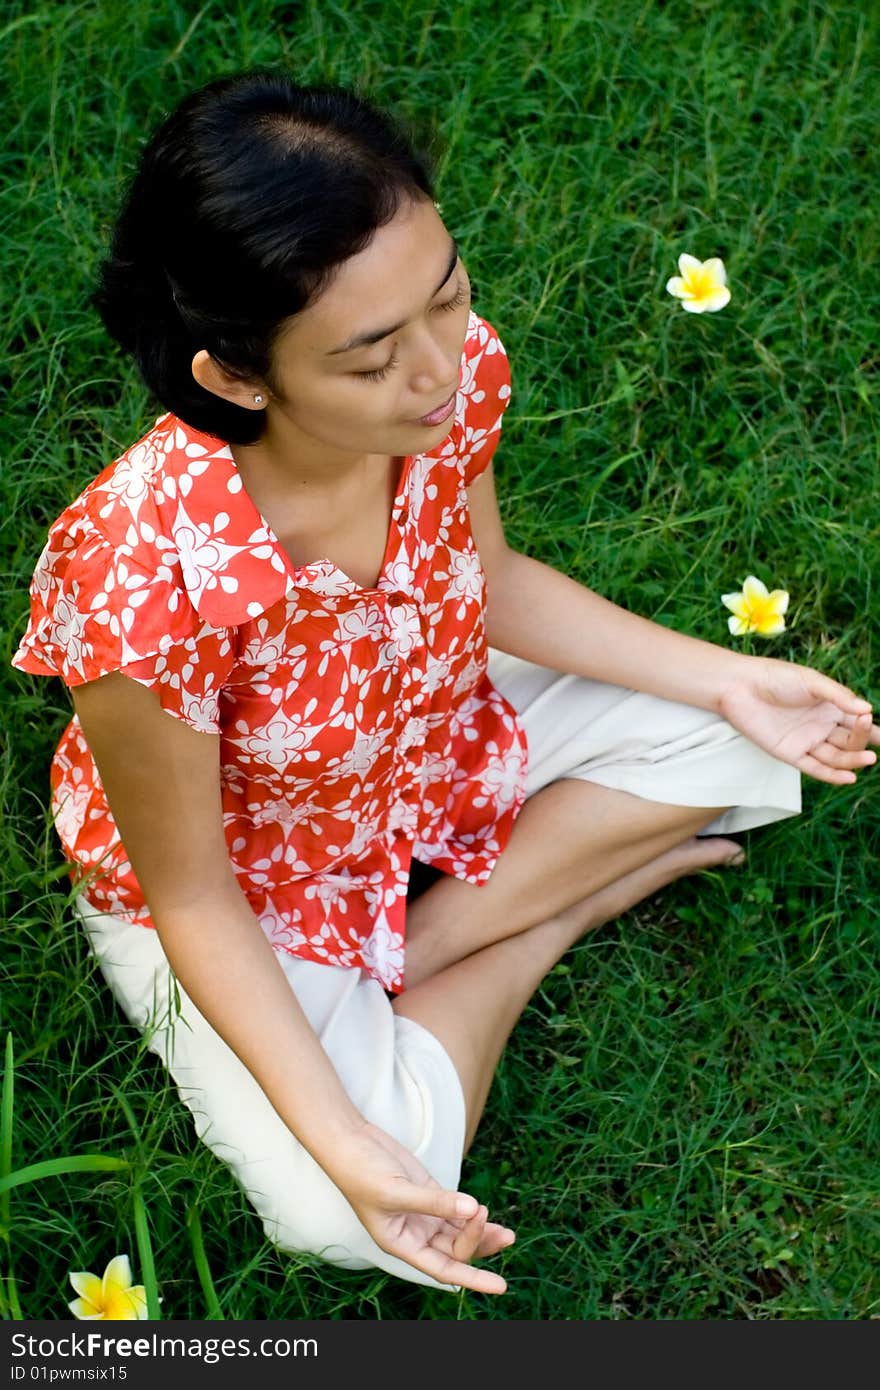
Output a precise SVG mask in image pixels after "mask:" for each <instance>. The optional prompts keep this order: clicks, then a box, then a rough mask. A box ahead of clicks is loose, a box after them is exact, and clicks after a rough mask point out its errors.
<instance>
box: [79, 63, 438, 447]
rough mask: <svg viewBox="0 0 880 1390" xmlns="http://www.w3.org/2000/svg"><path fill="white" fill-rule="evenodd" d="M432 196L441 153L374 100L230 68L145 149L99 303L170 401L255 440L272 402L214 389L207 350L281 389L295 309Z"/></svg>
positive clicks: (211, 425)
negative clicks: (286, 327) (383, 230)
mask: <svg viewBox="0 0 880 1390" xmlns="http://www.w3.org/2000/svg"><path fill="white" fill-rule="evenodd" d="M421 196H425V197H429V198H433V197H434V192H433V187H432V172H431V169H430V166H429V163H428V159H427V157H426V156H425V155H424V154H422V153H417V152H416V150H415V149H414V147H413V144H412V141H411V139H410V137H409V135H408V133H407V132H406V131H405V130H404V129H403V127H402V126H401V125H400V124H399V123H398V122H396V121H395V120H394V119H393V118H392V117H391V116H390V115H388V113H386V112H384V111H381V110H379V109H378V108H377V107H376V106H374V105H373V104H372V103H371V102H369V101H368V100H366V99H364V98H362V97H359V96H357V95H355V94H354V93H353V92H351V91H348V90H346V89H344V88H341V87H335V86H331V85H329V84H322V85H320V86H312V87H302V86H299V85H298V84H297V83H296V82H294V81H292V79H291V78H289V77H288V76H287V75H286V74H284V73H279V72H267V71H256V72H246V73H241V74H239V75H238V76H235V77H226V78H220V79H218V80H217V81H214V82H210V83H209V84H208V85H207V86H205V87H202V88H200V89H199V90H198V91H196V92H194V93H192V94H191V95H189V96H188V97H186V98H185V99H184V100H183V101H182V102H181V103H180V105H179V106H178V107H177V108H176V109H175V110H174V111H173V112H172V114H171V115H170V116H169V117H168V118H167V119H166V120H165V121H164V122H163V124H162V125H161V126H160V127H159V128H158V130H156V132H155V133H154V134H153V136H152V137H151V139H150V140H149V143H148V144H147V146H146V148H145V149H144V151H143V153H142V154H141V158H140V161H139V164H138V168H137V170H136V173H135V175H134V178H133V180H132V182H131V185H130V187H129V189H128V193H127V196H126V199H125V202H124V205H123V208H122V212H121V214H120V216H119V219H118V221H117V224H116V227H115V231H114V234H113V240H112V245H111V249H110V252H109V255H108V256H107V258H106V260H105V261H104V263H103V265H102V266H101V269H100V278H99V283H98V288H97V290H96V292H95V294H94V296H93V303H94V304H95V307H96V308H97V310H98V312H99V313H100V315H101V318H102V320H103V322H104V325H105V327H106V328H107V331H108V332H109V333H110V335H111V337H113V338H115V339H116V341H117V342H118V343H120V344H121V346H122V347H123V348H124V349H125V350H126V351H127V352H130V353H132V355H133V356H134V358H135V361H136V362H137V365H138V367H139V369H140V372H141V375H142V376H143V378H144V380H145V381H146V383H147V385H148V386H149V387H150V389H151V390H152V391H153V392H154V393H155V395H156V396H157V397H158V399H159V400H160V401H161V403H162V404H163V405H164V406H165V408H166V409H167V410H170V411H173V412H174V413H175V414H176V415H179V416H180V418H181V419H182V420H184V421H186V423H187V424H190V425H193V426H195V427H196V428H197V429H201V430H205V431H206V432H207V433H209V434H213V435H218V436H219V437H220V438H221V439H225V440H229V441H230V442H232V443H238V444H250V443H253V442H254V441H255V440H256V439H258V438H259V437H260V435H261V433H262V431H263V426H264V422H265V416H264V413H263V412H262V411H252V410H245V409H244V408H242V407H241V406H237V405H232V404H230V403H229V402H227V401H224V400H222V399H221V398H220V397H219V396H215V395H213V394H212V393H211V392H210V391H206V390H204V388H203V387H201V386H199V384H198V383H197V382H196V381H195V379H194V377H193V375H192V369H191V363H192V359H193V355H194V354H195V353H196V352H197V351H198V350H199V349H200V348H206V349H207V351H208V352H210V353H211V355H212V356H213V357H215V358H216V359H217V360H218V361H219V362H221V363H222V364H223V366H225V367H226V368H227V369H228V370H229V371H231V372H233V373H235V374H236V375H240V376H242V377H255V378H257V379H259V380H263V381H266V382H267V384H268V385H269V386H270V387H271V386H272V370H271V352H272V346H273V343H274V341H275V338H276V337H277V335H278V332H279V329H280V327H281V325H282V323H283V321H284V320H285V319H287V318H289V317H290V316H291V315H292V314H296V313H298V312H299V311H300V310H302V309H304V308H305V307H306V306H307V305H308V304H309V303H311V302H312V301H313V300H314V299H316V298H317V297H318V296H319V295H320V293H321V292H322V290H324V289H325V288H326V286H327V285H328V284H329V282H330V280H331V279H332V276H333V272H334V270H335V268H336V267H337V266H338V265H340V264H341V262H342V261H344V260H346V259H347V258H348V257H349V256H352V255H355V254H357V252H358V251H361V250H363V249H364V247H365V246H367V245H368V244H369V241H370V239H371V238H372V236H373V233H374V232H375V231H376V228H377V227H381V226H383V225H384V224H385V223H387V222H390V221H391V219H392V218H393V217H394V215H395V213H396V212H397V210H398V208H399V207H400V205H401V202H402V200H403V199H404V198H405V197H412V198H419V197H421Z"/></svg>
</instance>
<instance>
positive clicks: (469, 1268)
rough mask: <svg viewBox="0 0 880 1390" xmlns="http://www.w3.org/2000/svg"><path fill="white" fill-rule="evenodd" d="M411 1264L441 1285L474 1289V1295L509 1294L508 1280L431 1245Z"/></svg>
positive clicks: (411, 1261) (413, 1259) (412, 1259)
mask: <svg viewBox="0 0 880 1390" xmlns="http://www.w3.org/2000/svg"><path fill="white" fill-rule="evenodd" d="M410 1264H412V1265H414V1266H415V1268H416V1269H421V1270H423V1271H424V1273H425V1274H430V1275H431V1276H432V1278H434V1279H437V1280H439V1282H440V1283H441V1284H460V1285H461V1287H462V1288H463V1289H472V1290H473V1291H474V1293H506V1292H507V1280H506V1279H502V1277H501V1275H500V1274H494V1273H493V1272H492V1270H491V1269H480V1268H479V1266H477V1265H469V1264H464V1263H463V1262H462V1261H461V1260H456V1259H455V1258H454V1256H452V1255H445V1254H443V1252H442V1251H440V1250H436V1249H434V1248H433V1247H432V1246H430V1245H429V1246H426V1247H425V1248H424V1250H422V1251H420V1252H419V1255H418V1256H417V1257H415V1258H411V1259H410Z"/></svg>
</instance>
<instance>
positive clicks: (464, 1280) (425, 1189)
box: [333, 1124, 516, 1293]
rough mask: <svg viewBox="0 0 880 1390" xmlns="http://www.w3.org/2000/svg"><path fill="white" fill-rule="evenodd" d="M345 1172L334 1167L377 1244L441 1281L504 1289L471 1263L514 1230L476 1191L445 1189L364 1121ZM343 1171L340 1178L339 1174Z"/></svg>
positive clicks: (509, 1240) (506, 1241) (502, 1244)
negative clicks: (491, 1217)
mask: <svg viewBox="0 0 880 1390" xmlns="http://www.w3.org/2000/svg"><path fill="white" fill-rule="evenodd" d="M345 1149H346V1152H345V1175H344V1177H342V1175H341V1174H340V1173H338V1172H337V1173H335V1174H334V1175H333V1180H334V1182H336V1183H337V1184H338V1185H339V1187H340V1188H341V1189H342V1191H343V1192H344V1193H345V1196H346V1198H347V1199H348V1201H349V1202H350V1203H351V1205H352V1207H353V1208H354V1211H355V1213H356V1215H357V1217H358V1220H359V1221H360V1222H361V1223H362V1225H363V1226H364V1227H365V1228H366V1229H367V1231H368V1232H369V1234H370V1235H371V1236H372V1238H373V1240H374V1241H375V1242H376V1244H377V1245H378V1246H380V1247H381V1249H383V1250H384V1251H386V1253H387V1254H389V1255H395V1256H396V1257H397V1258H398V1259H400V1260H404V1261H405V1262H406V1263H407V1264H410V1265H412V1266H413V1268H414V1269H419V1270H421V1271H422V1273H423V1274H430V1275H431V1277H432V1278H434V1279H437V1280H438V1281H439V1282H440V1283H442V1284H458V1285H461V1287H462V1288H466V1289H473V1290H474V1291H475V1292H476V1293H504V1292H505V1290H506V1288H507V1284H506V1282H505V1281H504V1279H502V1278H501V1275H500V1274H493V1273H492V1272H491V1270H488V1269H476V1268H474V1267H473V1265H471V1264H470V1261H471V1260H472V1259H484V1258H485V1257H486V1256H488V1255H495V1254H497V1253H498V1251H499V1250H503V1249H505V1248H506V1247H507V1246H508V1245H512V1244H513V1241H514V1240H515V1239H516V1237H515V1235H514V1233H513V1231H511V1230H508V1229H507V1228H506V1227H504V1226H499V1225H497V1224H496V1223H495V1222H493V1221H489V1220H488V1219H487V1218H488V1212H487V1210H486V1208H485V1207H484V1206H481V1205H480V1203H479V1202H478V1201H477V1199H476V1198H475V1197H470V1196H467V1195H466V1194H465V1193H463V1192H447V1191H446V1190H445V1189H444V1188H442V1187H441V1186H440V1184H439V1183H438V1182H436V1181H435V1179H434V1178H432V1177H431V1175H430V1173H429V1172H428V1170H427V1169H426V1168H425V1167H424V1165H423V1164H422V1163H420V1162H419V1160H418V1159H417V1158H416V1157H415V1156H414V1154H412V1153H410V1151H409V1150H408V1149H406V1148H404V1146H403V1145H402V1144H399V1143H398V1142H397V1140H396V1139H393V1138H392V1137H391V1135H390V1134H387V1133H386V1132H385V1131H384V1130H382V1129H379V1128H378V1127H377V1126H376V1125H371V1124H365V1125H364V1126H363V1129H361V1130H359V1131H358V1134H357V1135H356V1136H355V1137H354V1138H353V1139H352V1141H351V1143H350V1144H349V1143H346V1146H345ZM340 1179H342V1180H340Z"/></svg>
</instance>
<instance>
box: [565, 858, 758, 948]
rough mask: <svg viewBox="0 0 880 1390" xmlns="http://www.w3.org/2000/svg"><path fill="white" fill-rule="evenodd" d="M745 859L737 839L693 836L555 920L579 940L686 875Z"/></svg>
mask: <svg viewBox="0 0 880 1390" xmlns="http://www.w3.org/2000/svg"><path fill="white" fill-rule="evenodd" d="M744 858H745V855H744V854H743V848H742V845H740V844H738V843H737V842H736V840H726V839H724V838H723V837H722V836H720V835H707V836H703V837H697V836H693V837H692V838H691V839H690V840H685V841H683V843H682V844H680V845H676V846H675V848H674V849H669V850H667V851H666V852H665V854H660V855H658V856H657V858H656V859H652V860H651V861H650V862H649V863H647V864H643V865H642V867H641V868H640V869H634V870H633V872H632V873H631V874H624V876H623V878H618V879H616V880H615V882H614V883H609V884H608V886H607V888H602V889H600V890H599V892H598V893H591V894H590V896H589V897H587V898H581V900H580V902H576V903H573V904H572V906H571V907H569V908H566V910H565V911H564V912H560V913H558V914H557V915H556V916H555V917H554V918H553V922H554V923H557V924H564V925H565V926H567V927H570V928H571V930H572V933H573V934H572V941H576V940H577V939H578V937H579V936H581V935H582V934H583V933H584V932H585V931H590V930H591V929H592V928H593V927H601V926H602V924H603V922H610V921H612V920H613V919H614V918H615V917H620V916H621V915H622V914H623V913H624V912H628V911H629V909H630V908H631V907H634V906H635V905H636V903H640V902H642V900H643V899H644V898H650V897H651V895H652V893H657V892H659V890H660V889H661V888H665V887H666V885H667V884H668V883H673V882H674V881H675V879H677V878H684V876H685V875H686V874H695V873H699V872H700V870H702V869H712V868H715V867H717V866H718V865H719V864H731V863H734V862H736V863H741V862H742V861H743V860H744Z"/></svg>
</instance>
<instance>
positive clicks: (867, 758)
mask: <svg viewBox="0 0 880 1390" xmlns="http://www.w3.org/2000/svg"><path fill="white" fill-rule="evenodd" d="M812 753H813V756H814V757H815V758H818V759H819V760H820V761H821V762H823V763H824V764H825V765H826V767H838V768H841V767H842V768H849V769H850V770H851V771H853V772H854V771H855V770H856V769H857V768H860V767H871V765H872V764H873V763H875V762H876V761H877V754H876V753H872V752H871V751H870V749H860V750H858V751H856V752H851V751H850V750H849V749H848V748H844V747H842V746H841V745H840V744H838V745H837V746H835V745H834V744H833V743H831V742H830V741H829V740H826V741H825V742H824V743H820V744H817V746H816V747H815V748H814V749H813V750H812Z"/></svg>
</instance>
